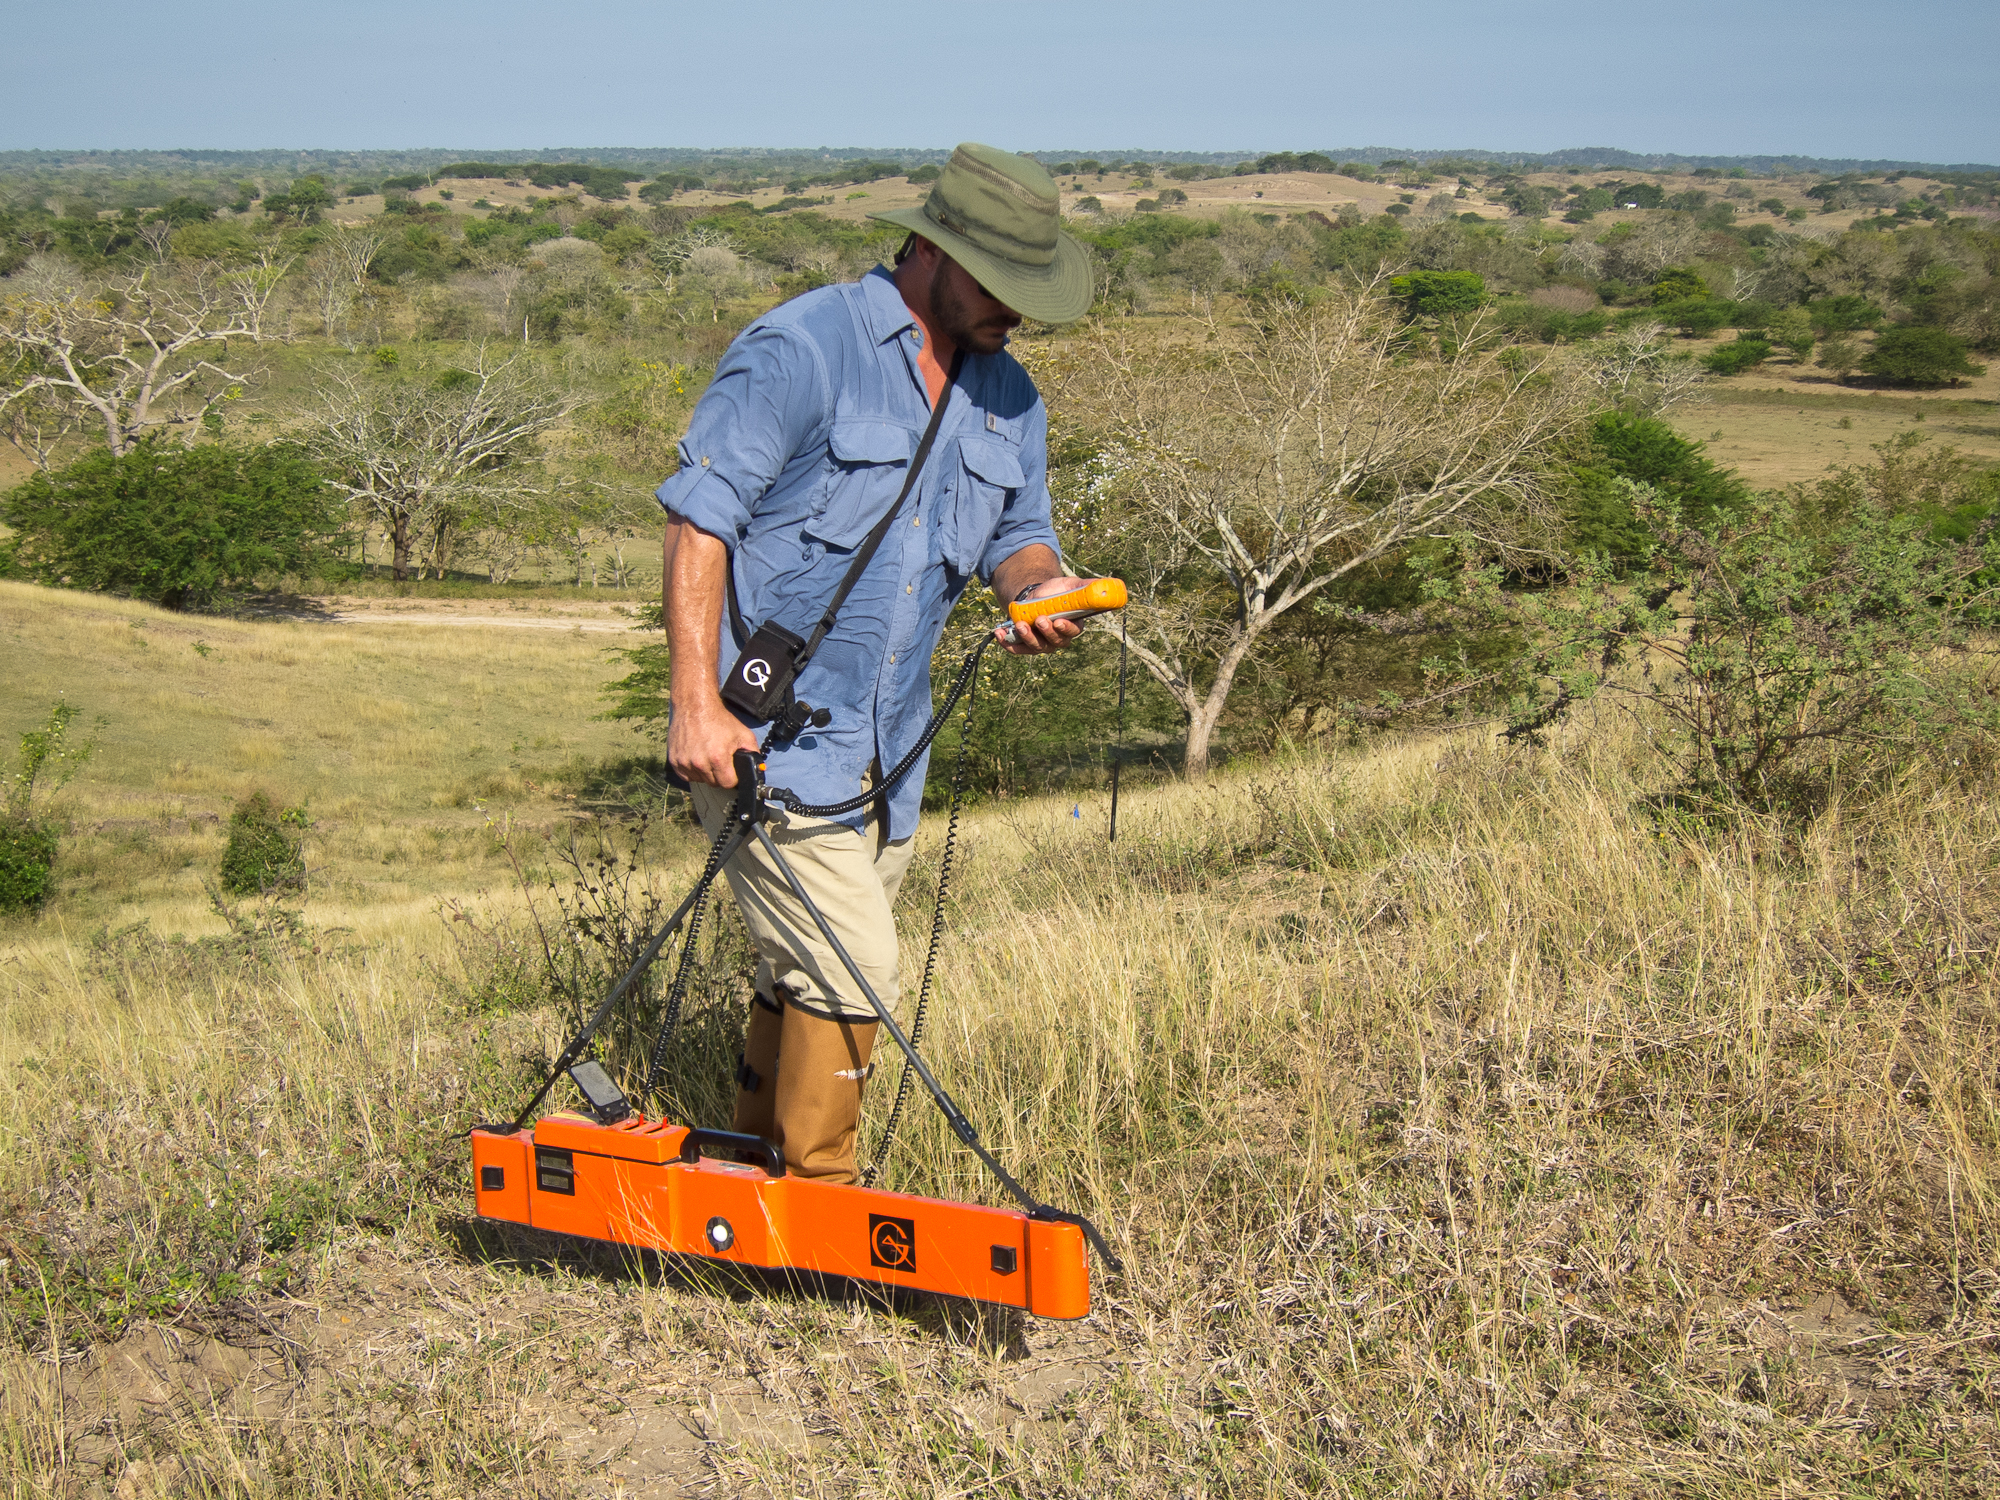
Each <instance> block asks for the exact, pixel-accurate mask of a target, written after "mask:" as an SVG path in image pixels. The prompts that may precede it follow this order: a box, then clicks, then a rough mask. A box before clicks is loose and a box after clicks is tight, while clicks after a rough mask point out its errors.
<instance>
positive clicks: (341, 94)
mask: <svg viewBox="0 0 2000 1500" xmlns="http://www.w3.org/2000/svg"><path fill="white" fill-rule="evenodd" d="M0 4H4V10H0V21H4V31H0V35H4V37H5V38H6V40H5V42H4V44H0V149H21V148H32V147H45V148H61V147H78V148H83V147H94V148H116V147H153V148H165V147H180V146H199V147H213V148H250V147H326V148H343V147H344V148H351V149H361V148H383V147H426V146H436V147H448V148H456V147H467V148H488V147H525V148H530V149H533V148H539V147H544V146H598V145H603V146H610V145H626V146H733V145H745V146H924V145H949V144H950V143H952V142H953V141H957V140H962V139H968V138H971V139H982V140H989V141H992V142H994V143H996V144H1000V145H1006V146H1009V147H1012V148H1013V149H1016V150H1044V149H1047V150H1063V149H1070V148H1088V149H1144V148H1151V149H1154V150H1188V151H1224V150H1278V149H1294V150H1310V149H1317V148H1324V147H1341V146H1366V145H1390V146H1408V147H1413V148H1418V149H1443V148H1450V147H1477V148H1483V149H1488V150H1523V151H1546V150H1555V149H1558V148H1561V147H1566V146H1618V147H1623V148H1625V149H1627V150H1633V151H1671V152H1684V153H1689V154H1718V155H1721V154H1728V155H1735V154H1749V153H1762V152H1772V153H1780V154H1792V155H1810V156H1829V157H1881V158H1897V159H1909V160H1921V161H1933V162H1955V161H1977V162H2000V108H1996V107H1995V104H1994V98H1993V82H1994V70H1995V63H1994V59H1995V57H1996V56H2000V46H1996V44H2000V5H1996V4H1994V3H1993V0H1919V3H1916V4H1913V5H1905V6H1901V7H1894V8H1891V7H1887V6H1883V5H1880V4H1870V5H1867V6H1864V5H1862V4H1860V3H1857V0H1821V3H1819V4H1817V5H1812V6H1808V5H1803V4H1799V3H1796V0H1794V3H1791V4H1785V5H1778V4H1773V3H1769V0H1736V3H1730V4H1720V3H1713V0H1692V3H1682V4H1678V5H1664V6H1662V5H1645V6H1638V5H1609V4H1601V5H1583V4H1577V3H1572V0H1521V3H1517V4H1512V5H1495V4H1475V3H1467V0H1433V3H1432V4H1430V5H1428V6H1425V7H1423V8H1421V9H1419V8H1416V7H1409V6H1368V7H1361V6H1355V5H1347V4H1338V3H1335V4H1327V3H1318V4H1310V3H1300V0H1250V3H1238V4H1234V5H1222V4H1214V3H1209V4H1201V5H1196V4H1191V3H1187V0H1154V3H1151V4H1144V5H1142V4H1137V3H1132V0H1019V3H1016V4H1013V5H1010V6H997V5H985V6H969V5H963V4H944V5H899V6H890V5H887V4H883V3H880V0H860V3H852V4H847V5H830V4H818V5H809V4H802V3H798V0H767V3H763V4H744V3H738V0H710V3H704V4H689V3H685V0H666V3H651V4H640V3H634V0H573V3H570V4H566V5H565V4H552V3H547V0H541V3H535V4H528V3H524V0H484V3H480V4H471V3H465V0H328V3H322V4H315V5H304V4H298V3H296V0H292V3H287V0H276V3H272V0H264V3H256V4H252V3H248V0H181V3H180V4H178V5H173V6H164V5H161V4H159V3H158V0H151V3H147V4H138V3H134V0H39V3H36V4H33V5H29V4H26V3H24V0H0Z"/></svg>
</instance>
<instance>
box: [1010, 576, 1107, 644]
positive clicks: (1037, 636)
mask: <svg viewBox="0 0 2000 1500" xmlns="http://www.w3.org/2000/svg"><path fill="white" fill-rule="evenodd" d="M1088 582H1090V580H1089V579H1088V578H1072V577H1070V576H1068V575H1067V574H1065V575H1063V576H1061V577H1057V578H1051V579H1049V580H1048V581H1047V582H1046V583H1042V584H1039V585H1037V586H1036V587H1035V588H1034V589H1032V590H1030V591H1029V593H1028V597H1029V598H1030V599H1047V598H1049V597H1050V596H1051V595H1054V594H1067V593H1069V592H1070V590H1072V589H1080V588H1082V587H1083V586H1084V585H1085V584H1086V583H1088ZM1082 634H1083V627H1082V626H1081V625H1079V624H1077V622H1076V621H1074V620H1058V619H1056V618H1055V616H1053V615H1043V616H1041V617H1040V618H1038V619H1033V620H1023V621H1018V622H1016V621H1011V620H1010V621H1009V622H1008V623H1007V624H1005V625H1002V626H1000V627H998V628H997V629H996V630H994V632H993V638H994V639H995V640H996V641H998V642H1000V644H1001V645H1003V646H1005V647H1006V648H1007V650H1008V651H1010V652H1011V653H1012V654H1014V655H1015V656H1041V655H1043V654H1045V653H1047V652H1050V651H1060V650H1062V648H1063V647H1065V646H1067V645H1068V644H1069V643H1070V642H1071V641H1073V640H1075V639H1076V638H1077V637H1078V636H1080V635H1082Z"/></svg>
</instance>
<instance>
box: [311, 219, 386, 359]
mask: <svg viewBox="0 0 2000 1500" xmlns="http://www.w3.org/2000/svg"><path fill="white" fill-rule="evenodd" d="M386 243H388V241H387V238H386V237H385V236H383V235H381V234H377V233H375V232H374V231H372V230H366V229H358V230H357V229H350V230H345V231H343V232H341V233H338V234H333V235H329V236H328V237H327V238H326V239H325V240H323V241H322V242H321V243H320V246H319V248H318V249H317V250H315V251H313V253H312V254H311V255H309V256H307V257H306V263H305V278H306V285H307V286H308V287H309V288H311V290H312V300H313V308H314V310H315V311H316V312H317V313H318V314H319V322H320V327H321V329H322V330H323V331H324V332H325V334H326V336H327V337H328V338H334V337H336V336H337V330H338V329H339V327H340V325H341V324H342V323H343V322H345V321H346V319H347V314H348V313H349V312H350V311H351V310H352V309H353V307H354V304H355V303H356V302H358V301H359V300H360V299H361V297H362V295H363V294H364V292H365V291H366V290H367V286H368V268H369V267H370V266H372V265H373V264H374V263H375V257H376V256H377V255H380V254H381V253H382V246H383V245H385V244H386Z"/></svg>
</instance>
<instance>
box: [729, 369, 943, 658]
mask: <svg viewBox="0 0 2000 1500" xmlns="http://www.w3.org/2000/svg"><path fill="white" fill-rule="evenodd" d="M964 368H965V351H964V350H963V349H960V350H959V351H958V352H957V353H956V354H954V355H953V356H952V359H951V373H950V374H948V375H946V376H945V379H944V389H943V390H942V391H940V392H938V398H937V404H936V405H935V406H933V407H932V408H931V420H930V425H929V426H927V427H926V428H924V435H923V439H922V441H920V442H919V443H918V444H917V451H916V453H915V455H914V456H913V457H912V458H911V459H910V472H909V473H908V474H906V475H904V476H903V488H902V489H901V490H900V491H898V492H897V495H896V503H895V504H894V505H892V506H890V507H889V510H888V514H886V515H884V516H883V517H882V519H881V520H879V521H877V522H876V523H875V529H874V530H873V531H871V532H869V533H868V536H867V539H866V540H865V541H863V542H862V544H861V549H860V550H859V551H858V552H856V553H855V554H854V561H853V562H852V563H851V564H849V565H848V569H847V575H846V576H845V577H844V578H842V579H841V580H840V587H839V588H837V589H835V590H834V591H833V597H832V598H831V599H829V600H828V601H827V605H826V613H825V614H823V615H821V616H820V617H819V623H818V624H817V625H815V626H813V630H812V634H811V635H809V636H807V637H806V643H805V647H804V649H802V650H801V651H800V652H799V654H798V656H797V657H796V658H795V663H796V665H795V668H794V670H796V671H801V672H803V671H804V670H805V665H806V663H807V662H809V661H811V660H812V656H813V653H814V652H815V651H817V650H819V643H820V642H821V641H823V640H825V639H826V635H827V632H828V631H830V630H832V629H833V620H834V616H836V615H838V614H839V613H840V606H841V605H843V604H845V603H846V602H847V596H848V595H849V594H851V593H853V592H854V585H855V584H857V583H859V582H860V581H861V575H862V574H863V573H865V572H867V571H868V564H869V563H871V562H873V561H874V560H875V553H876V550H877V549H878V548H880V547H881V545H882V539H883V538H884V537H886V536H888V534H889V528H890V526H891V525H893V524H894V523H895V520H896V517H897V516H898V515H899V514H901V513H902V509H903V502H904V501H905V500H907V499H908V498H909V497H910V491H911V490H913V489H915V488H916V487H917V476H918V475H920V474H922V473H923V471H924V460H925V459H927V458H929V457H930V456H931V444H932V443H934V442H936V441H937V435H938V428H940V427H941V426H943V425H944V412H945V408H946V407H948V406H950V405H951V393H952V389H953V388H954V387H955V386H956V385H957V384H958V373H959V371H960V370H962V369H964ZM731 577H732V581H733V579H734V570H732V572H731ZM731 603H732V606H733V604H734V596H733V595H732V598H731ZM738 618H739V619H740V616H739V617H738Z"/></svg>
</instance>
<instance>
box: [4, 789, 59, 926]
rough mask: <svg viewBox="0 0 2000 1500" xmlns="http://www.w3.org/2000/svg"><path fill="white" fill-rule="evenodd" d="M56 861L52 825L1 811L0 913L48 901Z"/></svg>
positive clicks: (31, 906) (27, 908)
mask: <svg viewBox="0 0 2000 1500" xmlns="http://www.w3.org/2000/svg"><path fill="white" fill-rule="evenodd" d="M55 863H56V831H55V829H54V828H53V827H51V826H50V825H49V824H47V823H43V822H39V821H37V820H36V819H33V818H28V817H16V816H14V815H13V814H11V813H0V912H17V911H31V910H33V909H34V908H35V907H37V906H40V905H41V904H42V903H43V902H44V901H45V900H47V899H48V895H49V891H50V889H51V887H52V886H53V885H54V884H55Z"/></svg>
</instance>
